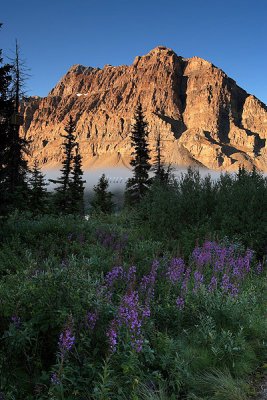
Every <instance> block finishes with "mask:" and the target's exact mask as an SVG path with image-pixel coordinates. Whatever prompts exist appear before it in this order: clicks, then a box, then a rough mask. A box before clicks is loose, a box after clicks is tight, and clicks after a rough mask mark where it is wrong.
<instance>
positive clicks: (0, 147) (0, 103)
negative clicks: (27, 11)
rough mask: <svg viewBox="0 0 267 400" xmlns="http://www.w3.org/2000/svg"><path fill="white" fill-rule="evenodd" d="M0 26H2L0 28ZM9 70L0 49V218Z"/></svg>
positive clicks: (6, 146)
mask: <svg viewBox="0 0 267 400" xmlns="http://www.w3.org/2000/svg"><path fill="white" fill-rule="evenodd" d="M1 26H2V24H0V28H1ZM11 69H12V66H11V65H10V64H3V57H2V50H1V49H0V216H1V215H3V214H6V212H7V205H8V198H7V189H8V187H7V164H8V155H9V151H10V131H11V125H10V122H11V116H12V114H13V103H12V100H11V99H10V96H9V90H10V85H11V80H12V76H11Z"/></svg>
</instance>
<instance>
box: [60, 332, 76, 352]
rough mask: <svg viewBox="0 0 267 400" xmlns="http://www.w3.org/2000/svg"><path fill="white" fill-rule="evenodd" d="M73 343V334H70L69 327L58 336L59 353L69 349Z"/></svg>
mask: <svg viewBox="0 0 267 400" xmlns="http://www.w3.org/2000/svg"><path fill="white" fill-rule="evenodd" d="M74 343H75V336H74V335H72V331H71V329H70V328H67V329H65V331H63V332H62V333H61V334H60V336H59V342H58V345H59V348H60V351H61V353H64V352H66V351H70V350H71V349H72V347H73V345H74Z"/></svg>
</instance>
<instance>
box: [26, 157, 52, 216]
mask: <svg viewBox="0 0 267 400" xmlns="http://www.w3.org/2000/svg"><path fill="white" fill-rule="evenodd" d="M29 186H30V195H29V207H30V210H31V211H32V212H33V214H42V213H45V212H46V211H47V206H48V192H47V188H46V187H47V183H46V182H45V176H44V174H43V173H42V171H41V169H40V168H39V166H38V162H37V160H35V161H34V165H33V169H32V171H31V176H30V179H29Z"/></svg>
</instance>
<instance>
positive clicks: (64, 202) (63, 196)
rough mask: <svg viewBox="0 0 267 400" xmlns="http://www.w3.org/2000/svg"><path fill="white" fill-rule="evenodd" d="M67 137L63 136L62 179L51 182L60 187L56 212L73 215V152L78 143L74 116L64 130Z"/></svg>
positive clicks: (56, 189) (56, 192)
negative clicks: (75, 134)
mask: <svg viewBox="0 0 267 400" xmlns="http://www.w3.org/2000/svg"><path fill="white" fill-rule="evenodd" d="M64 129H65V131H66V133H67V134H66V135H61V137H63V138H64V139H65V141H64V143H63V146H64V154H65V158H64V160H63V163H62V164H63V166H62V169H61V170H60V172H62V174H61V177H60V178H58V179H49V181H50V182H52V183H54V184H56V185H59V186H58V187H56V188H55V194H54V201H55V208H56V211H58V212H61V213H63V214H71V212H72V190H71V171H72V163H73V160H74V155H73V151H74V148H75V146H76V145H77V143H76V142H75V140H76V137H75V136H74V132H75V129H76V124H75V122H74V121H73V118H72V116H70V117H69V121H68V124H67V126H66V127H65V128H64Z"/></svg>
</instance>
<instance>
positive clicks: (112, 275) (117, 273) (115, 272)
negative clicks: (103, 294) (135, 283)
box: [105, 267, 124, 287]
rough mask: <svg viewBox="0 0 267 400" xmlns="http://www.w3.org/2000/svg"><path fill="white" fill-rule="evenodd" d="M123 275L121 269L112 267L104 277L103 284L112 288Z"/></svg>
mask: <svg viewBox="0 0 267 400" xmlns="http://www.w3.org/2000/svg"><path fill="white" fill-rule="evenodd" d="M123 275H124V271H123V267H114V268H112V270H111V271H110V272H108V273H107V274H106V276H105V282H106V285H107V286H108V287H110V286H112V285H113V283H114V282H115V281H116V280H117V279H119V278H122V277H123Z"/></svg>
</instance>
